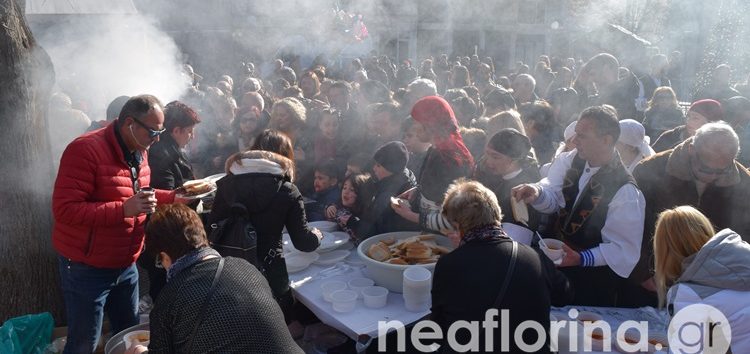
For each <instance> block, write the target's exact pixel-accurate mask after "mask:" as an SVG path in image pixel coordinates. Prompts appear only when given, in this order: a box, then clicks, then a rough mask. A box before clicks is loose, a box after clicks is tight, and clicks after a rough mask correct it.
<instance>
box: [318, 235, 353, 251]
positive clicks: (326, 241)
mask: <svg viewBox="0 0 750 354" xmlns="http://www.w3.org/2000/svg"><path fill="white" fill-rule="evenodd" d="M347 242H349V234H347V233H346V232H343V231H334V232H326V231H323V239H322V240H320V246H319V247H318V249H317V251H319V252H328V251H333V250H335V249H336V248H338V247H339V246H343V245H344V244H346V243H347Z"/></svg>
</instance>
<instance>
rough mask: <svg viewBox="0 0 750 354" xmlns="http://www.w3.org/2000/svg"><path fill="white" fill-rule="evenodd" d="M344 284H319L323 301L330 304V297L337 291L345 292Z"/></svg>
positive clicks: (340, 282)
mask: <svg viewBox="0 0 750 354" xmlns="http://www.w3.org/2000/svg"><path fill="white" fill-rule="evenodd" d="M345 289H346V283H344V282H343V281H340V280H329V281H327V282H325V283H323V284H320V290H321V291H322V292H323V299H324V300H326V301H328V302H332V301H333V300H332V299H331V295H332V294H333V293H334V292H336V291H339V290H345Z"/></svg>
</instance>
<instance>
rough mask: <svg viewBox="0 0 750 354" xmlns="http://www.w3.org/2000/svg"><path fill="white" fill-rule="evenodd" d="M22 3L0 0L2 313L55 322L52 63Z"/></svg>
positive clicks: (59, 313) (58, 311)
mask: <svg viewBox="0 0 750 354" xmlns="http://www.w3.org/2000/svg"><path fill="white" fill-rule="evenodd" d="M24 11H25V2H24V1H23V0H0V156H2V163H0V286H1V287H2V290H1V291H0V321H5V320H6V319H8V318H10V317H14V316H18V315H23V314H27V313H38V312H44V311H50V312H51V313H52V315H53V316H54V317H55V319H56V320H57V321H58V322H60V321H62V320H64V317H63V306H62V296H61V291H60V282H59V276H58V274H59V272H58V270H57V259H56V255H55V252H54V250H53V249H52V242H51V234H52V233H51V230H52V215H51V203H50V200H51V199H50V197H51V194H52V184H53V173H54V171H53V167H52V161H51V151H50V144H49V136H48V133H47V121H46V115H47V105H48V101H49V96H50V90H51V87H52V84H53V82H54V69H53V67H52V62H51V61H50V58H49V56H48V55H47V53H46V52H45V51H44V50H43V49H42V48H41V47H39V46H38V45H37V44H36V41H35V40H34V37H33V36H32V34H31V30H30V29H29V27H28V25H27V24H26V18H25V14H24Z"/></svg>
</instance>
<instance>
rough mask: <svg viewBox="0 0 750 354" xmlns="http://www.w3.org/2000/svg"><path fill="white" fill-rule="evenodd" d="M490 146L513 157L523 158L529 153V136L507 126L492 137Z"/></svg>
mask: <svg viewBox="0 0 750 354" xmlns="http://www.w3.org/2000/svg"><path fill="white" fill-rule="evenodd" d="M487 145H488V147H489V148H491V149H492V150H495V151H497V152H499V153H501V154H503V155H505V156H508V157H510V158H512V159H522V158H524V157H526V156H528V155H529V151H530V150H531V142H530V141H529V138H527V137H526V136H525V135H523V134H521V132H519V131H518V130H515V129H513V128H505V129H502V130H500V131H499V132H497V134H495V135H493V136H492V138H490V142H489V144H487Z"/></svg>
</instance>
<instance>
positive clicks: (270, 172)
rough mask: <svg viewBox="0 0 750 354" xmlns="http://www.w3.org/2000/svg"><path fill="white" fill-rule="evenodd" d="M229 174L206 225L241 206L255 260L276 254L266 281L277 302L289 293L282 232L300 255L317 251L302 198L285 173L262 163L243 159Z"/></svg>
mask: <svg viewBox="0 0 750 354" xmlns="http://www.w3.org/2000/svg"><path fill="white" fill-rule="evenodd" d="M229 172H230V173H229V174H227V176H226V177H224V178H222V179H220V180H219V181H218V182H217V187H218V190H217V192H216V198H215V200H214V205H213V208H212V210H211V215H210V216H209V218H208V225H211V224H214V223H218V222H219V221H221V220H223V219H225V218H227V217H229V216H230V214H231V206H232V204H234V203H241V204H243V205H244V206H245V208H247V210H248V212H249V213H250V221H251V222H252V224H253V226H254V227H255V230H256V232H257V234H258V259H259V260H262V259H263V258H265V256H266V254H267V252H268V251H269V250H277V251H278V252H276V253H278V254H277V255H276V256H275V257H273V260H272V261H271V262H270V265H267V266H266V274H265V275H266V278H267V279H268V283H269V285H270V286H271V290H273V294H274V296H276V297H277V298H279V297H282V296H284V295H286V293H287V292H288V291H289V276H288V274H287V271H286V262H285V261H284V258H283V253H282V252H281V249H282V243H281V231H282V230H283V229H284V226H286V228H287V230H288V231H289V236H290V237H291V239H292V243H293V244H294V247H295V248H296V249H298V250H300V251H303V252H311V251H313V250H315V249H316V248H318V246H319V244H320V241H318V238H317V236H315V234H313V233H312V229H311V228H310V227H309V226H308V225H307V219H306V217H305V208H304V203H303V201H302V195H301V194H300V192H299V190H298V189H297V187H296V186H295V185H294V184H292V182H290V181H289V179H288V178H287V177H286V176H287V173H286V171H283V170H282V168H281V166H280V165H279V164H277V163H275V162H272V161H269V160H265V159H243V160H242V165H239V164H237V163H235V164H234V165H232V166H231V168H230V171H229Z"/></svg>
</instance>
